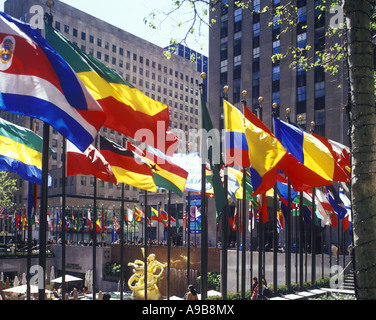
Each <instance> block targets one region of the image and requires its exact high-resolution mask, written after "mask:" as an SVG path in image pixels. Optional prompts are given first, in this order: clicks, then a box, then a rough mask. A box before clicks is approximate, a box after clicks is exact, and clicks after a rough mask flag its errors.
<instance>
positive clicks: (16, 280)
mask: <svg viewBox="0 0 376 320" xmlns="http://www.w3.org/2000/svg"><path fill="white" fill-rule="evenodd" d="M19 284H20V280H18V277H17V276H15V277H14V280H13V287H18V285H19Z"/></svg>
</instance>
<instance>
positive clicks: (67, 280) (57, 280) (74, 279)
mask: <svg viewBox="0 0 376 320" xmlns="http://www.w3.org/2000/svg"><path fill="white" fill-rule="evenodd" d="M82 280H84V279H81V278H78V277H74V276H71V275H69V274H66V275H65V282H72V281H82ZM50 282H56V283H62V282H63V277H59V278H56V279H53V280H51V281H50Z"/></svg>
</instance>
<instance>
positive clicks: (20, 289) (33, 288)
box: [3, 284, 51, 293]
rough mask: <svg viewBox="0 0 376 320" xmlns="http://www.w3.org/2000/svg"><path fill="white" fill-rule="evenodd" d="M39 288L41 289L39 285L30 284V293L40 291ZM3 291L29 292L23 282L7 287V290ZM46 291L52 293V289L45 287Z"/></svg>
mask: <svg viewBox="0 0 376 320" xmlns="http://www.w3.org/2000/svg"><path fill="white" fill-rule="evenodd" d="M38 290H39V289H38V286H35V285H30V293H38V292H39V291H38ZM3 292H13V293H26V292H27V285H26V284H23V285H21V286H17V287H13V288H9V289H5V290H3ZM45 292H46V293H50V292H51V291H50V290H47V289H45Z"/></svg>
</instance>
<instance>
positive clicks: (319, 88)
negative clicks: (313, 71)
mask: <svg viewBox="0 0 376 320" xmlns="http://www.w3.org/2000/svg"><path fill="white" fill-rule="evenodd" d="M324 96H325V81H322V82H317V83H315V98H321V97H324Z"/></svg>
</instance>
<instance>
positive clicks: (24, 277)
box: [21, 272, 27, 284]
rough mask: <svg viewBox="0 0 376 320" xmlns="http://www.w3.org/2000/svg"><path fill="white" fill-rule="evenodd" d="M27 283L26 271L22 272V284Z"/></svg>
mask: <svg viewBox="0 0 376 320" xmlns="http://www.w3.org/2000/svg"><path fill="white" fill-rule="evenodd" d="M26 283H27V281H26V273H25V272H24V273H23V274H22V279H21V284H26Z"/></svg>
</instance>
